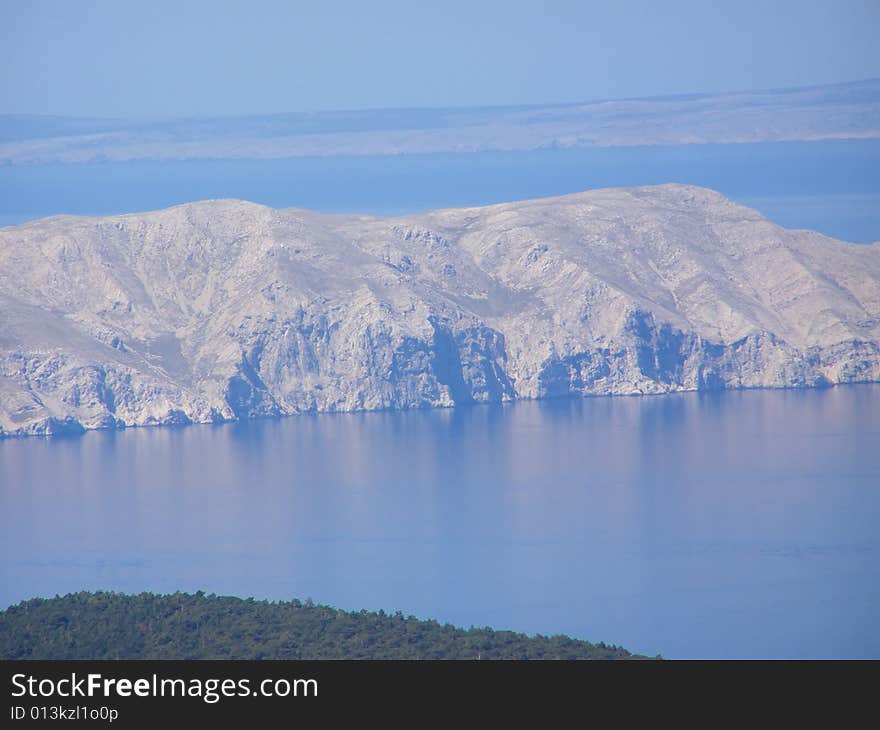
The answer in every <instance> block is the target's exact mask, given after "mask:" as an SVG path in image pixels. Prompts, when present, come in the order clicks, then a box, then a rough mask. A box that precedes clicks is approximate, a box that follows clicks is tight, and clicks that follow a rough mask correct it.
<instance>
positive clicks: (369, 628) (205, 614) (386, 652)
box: [0, 592, 641, 660]
mask: <svg viewBox="0 0 880 730" xmlns="http://www.w3.org/2000/svg"><path fill="white" fill-rule="evenodd" d="M0 658H2V659H93V660H95V659H630V658H641V657H636V656H633V655H631V654H630V653H629V652H628V651H626V650H625V649H622V648H620V647H618V646H609V645H607V644H603V643H599V644H591V643H590V642H588V641H579V640H577V639H571V638H569V637H567V636H526V635H525V634H519V633H514V632H512V631H494V630H492V629H490V628H471V629H459V628H456V627H454V626H450V625H448V624H440V623H437V622H436V621H420V620H418V619H416V618H414V617H412V616H408V617H404V616H403V615H402V614H400V613H397V614H393V615H391V614H386V613H384V612H383V611H379V612H377V613H374V612H368V611H355V612H349V611H340V610H338V609H335V608H331V607H329V606H319V605H314V604H313V603H312V602H311V601H306V602H305V603H302V602H300V601H291V602H289V603H288V602H279V603H274V602H273V603H270V602H268V601H254V600H253V599H247V600H243V599H241V598H233V597H230V596H214V595H205V594H204V593H196V594H192V595H190V594H186V593H175V594H173V595H165V596H158V595H154V594H152V593H141V594H139V595H132V596H130V595H124V594H121V593H85V592H83V593H72V594H69V595H67V596H62V597H56V598H51V599H39V598H38V599H34V600H31V601H24V602H22V603H20V604H18V605H16V606H11V607H9V608H8V609H6V611H3V612H0Z"/></svg>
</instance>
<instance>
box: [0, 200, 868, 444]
mask: <svg viewBox="0 0 880 730" xmlns="http://www.w3.org/2000/svg"><path fill="white" fill-rule="evenodd" d="M877 380H880V244H873V245H868V246H866V245H854V244H847V243H842V242H839V241H835V240H832V239H829V238H827V237H824V236H822V235H819V234H817V233H812V232H809V231H791V230H785V229H783V228H780V227H778V226H776V225H773V224H772V223H770V222H769V221H767V220H766V219H764V218H763V217H762V216H761V215H759V214H758V213H756V212H754V211H752V210H749V209H747V208H743V207H741V206H739V205H736V204H735V203H733V202H731V201H729V200H727V199H725V198H724V197H722V196H721V195H719V194H717V193H715V192H712V191H710V190H705V189H702V188H694V187H686V186H681V185H663V186H658V187H649V188H635V189H620V190H598V191H592V192H586V193H580V194H576V195H569V196H565V197H560V198H551V199H544V200H533V201H526V202H518V203H509V204H504V205H495V206H490V207H485V208H468V209H460V210H442V211H434V212H429V213H424V214H419V215H412V216H406V217H401V218H374V217H366V216H329V215H321V214H317V213H311V212H307V211H302V210H273V209H271V208H266V207H263V206H260V205H255V204H252V203H246V202H242V201H237V200H213V201H205V202H200V203H192V204H188V205H183V206H178V207H175V208H171V209H168V210H163V211H158V212H154V213H144V214H136V215H123V216H112V217H106V218H74V217H56V218H49V219H45V220H42V221H37V222H34V223H29V224H25V225H21V226H16V227H10V228H3V229H0V435H24V434H45V433H57V432H59V431H62V430H69V429H74V430H78V429H81V428H86V429H88V428H102V427H120V426H128V425H142V424H161V423H179V422H188V421H195V422H206V421H222V420H229V419H236V418H247V417H255V416H267V415H275V414H278V415H282V414H294V413H300V412H303V411H349V410H359V409H367V410H369V409H379V408H416V407H427V406H449V405H452V404H454V403H461V402H467V401H492V400H508V399H513V398H539V397H550V396H560V395H569V394H572V395H586V394H618V393H619V394H624V393H663V392H668V391H675V390H694V389H714V388H738V387H800V386H818V385H827V384H833V383H845V382H855V381H877Z"/></svg>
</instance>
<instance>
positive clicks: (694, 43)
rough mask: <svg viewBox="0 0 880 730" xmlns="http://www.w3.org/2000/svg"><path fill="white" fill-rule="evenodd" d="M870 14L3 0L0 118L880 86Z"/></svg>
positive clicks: (790, 5) (875, 8) (750, 0)
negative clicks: (872, 81)
mask: <svg viewBox="0 0 880 730" xmlns="http://www.w3.org/2000/svg"><path fill="white" fill-rule="evenodd" d="M878 37H880V0H834V1H825V0H797V1H789V0H775V1H774V0H760V1H756V0H739V1H738V2H709V1H707V0H702V2H683V1H681V0H664V1H663V2H657V1H656V0H654V1H652V2H644V1H636V0H620V1H618V2H608V1H607V0H603V1H602V2H585V1H583V0H581V2H571V1H565V0H544V1H543V2H539V1H538V0H532V2H520V1H519V0H505V1H504V2H480V1H479V0H469V1H466V2H462V1H460V0H442V2H441V1H436V2H418V1H417V0H407V1H406V2H398V1H394V2H390V1H386V0H371V1H370V2H364V1H363V0H343V1H341V2H334V1H333V0H324V1H323V2H317V1H313V2H298V1H297V0H287V1H285V2H280V1H277V0H248V1H247V2H240V1H236V2H233V1H230V0H211V2H202V1H200V0H190V1H188V2H184V1H183V0H174V2H168V1H167V0H151V1H150V2H138V3H134V2H131V3H130V2H119V1H118V0H114V1H112V2H105V1H103V0H101V1H90V0H80V1H79V2H70V1H61V2H59V1H47V0H0V113H16V114H54V115H75V116H110V117H129V118H133V117H179V116H200V115H237V114H259V113H276V112H299V111H319V110H332V109H364V108H383V107H448V106H490V105H504V104H542V103H555V102H572V101H589V100H596V99H613V98H627V97H643V96H659V95H667V94H684V93H700V92H707V93H711V92H725V91H738V90H748V89H766V88H785V87H792V86H806V85H812V84H822V83H834V82H839V81H852V80H859V79H866V78H872V77H880V50H878V47H880V43H877V38H878Z"/></svg>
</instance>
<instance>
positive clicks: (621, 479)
mask: <svg viewBox="0 0 880 730" xmlns="http://www.w3.org/2000/svg"><path fill="white" fill-rule="evenodd" d="M0 528H2V529H0V547H2V568H0V570H2V573H0V575H2V586H0V603H2V604H3V605H7V604H10V603H13V602H17V601H19V600H21V599H24V598H28V597H31V596H35V595H43V596H46V595H54V594H55V593H65V592H68V591H75V590H81V589H86V588H87V589H99V588H103V589H114V590H124V591H142V590H152V591H162V592H166V591H175V590H188V591H194V590H197V589H203V590H207V591H214V592H217V593H225V594H234V595H243V596H249V595H253V596H257V597H261V598H275V599H288V598H292V597H299V598H306V597H312V598H314V600H316V601H319V602H324V603H330V604H334V605H337V606H340V607H343V608H350V609H360V608H370V609H378V608H384V609H386V610H398V609H399V610H402V611H404V612H405V613H412V614H415V615H418V616H420V617H434V618H437V619H440V620H443V621H450V622H454V623H457V624H463V625H471V624H474V625H491V626H494V627H499V628H512V629H517V630H523V631H528V632H541V633H556V632H564V633H568V634H571V635H574V636H578V637H582V638H587V639H592V640H596V641H598V640H602V641H606V642H614V643H618V644H622V645H624V646H626V647H627V648H629V649H631V650H634V651H640V652H646V653H649V654H655V653H658V652H661V653H663V654H664V655H665V656H668V657H875V658H878V657H880V631H878V629H880V386H870V385H868V386H850V387H841V388H835V389H832V390H825V391H750V392H731V393H725V394H716V395H698V394H682V395H671V396H661V397H646V398H625V397H622V398H594V399H586V400H558V401H544V402H525V403H517V404H512V405H505V406H495V407H490V406H473V407H465V408H459V409H453V410H440V411H417V412H405V413H374V414H345V415H322V416H304V417H298V418H290V419H285V420H274V421H262V422H252V423H248V424H229V425H225V426H194V427H188V428H180V429H169V428H164V429H133V430H129V431H124V432H117V433H90V434H87V435H86V436H83V437H78V438H69V439H58V440H38V439H24V440H8V441H5V442H0Z"/></svg>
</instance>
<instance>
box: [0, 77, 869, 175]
mask: <svg viewBox="0 0 880 730" xmlns="http://www.w3.org/2000/svg"><path fill="white" fill-rule="evenodd" d="M877 137H880V80H878V79H868V80H864V81H856V82H847V83H839V84H827V85H821V86H810V87H803V88H791V89H771V90H759V91H742V92H736V93H726V94H690V95H684V96H660V97H652V98H639V99H608V100H597V101H585V102H582V103H572V104H545V105H529V106H506V107H473V108H468V107H461V108H450V109H442V108H438V109H431V108H425V109H375V110H360V111H325V112H309V113H305V112H302V113H292V114H271V115H248V116H237V117H197V118H184V119H148V120H136V119H132V120H126V119H101V118H78V117H54V116H39V115H14V114H12V115H0V165H34V164H48V163H62V164H65V163H82V162H107V161H112V162H125V161H131V160H197V159H202V160H205V159H227V160H228V159H252V160H257V159H283V158H292V157H335V156H350V155H380V156H381V155H402V154H433V153H438V152H443V153H460V152H487V151H527V150H541V149H577V148H585V147H633V146H643V145H680V144H731V143H749V142H783V141H815V140H827V139H867V138H877Z"/></svg>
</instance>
